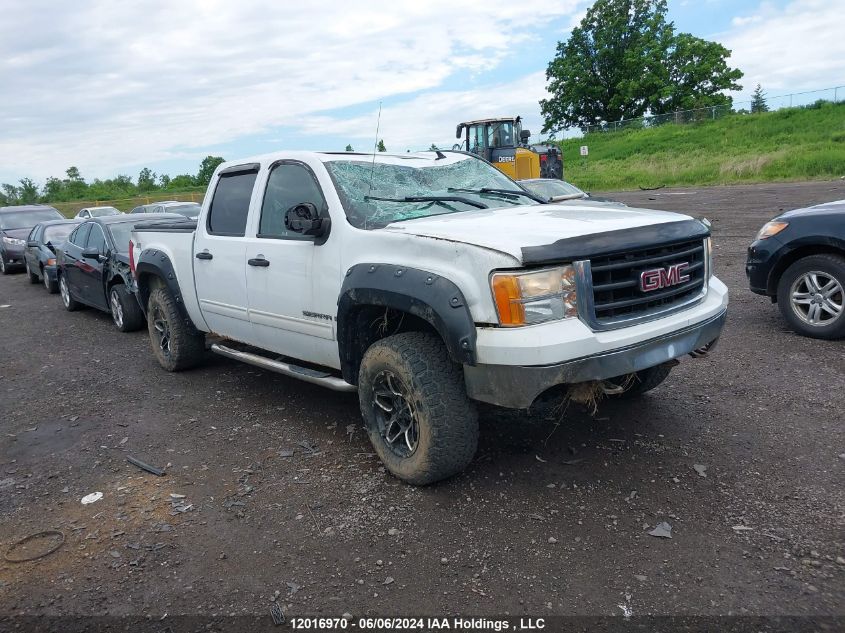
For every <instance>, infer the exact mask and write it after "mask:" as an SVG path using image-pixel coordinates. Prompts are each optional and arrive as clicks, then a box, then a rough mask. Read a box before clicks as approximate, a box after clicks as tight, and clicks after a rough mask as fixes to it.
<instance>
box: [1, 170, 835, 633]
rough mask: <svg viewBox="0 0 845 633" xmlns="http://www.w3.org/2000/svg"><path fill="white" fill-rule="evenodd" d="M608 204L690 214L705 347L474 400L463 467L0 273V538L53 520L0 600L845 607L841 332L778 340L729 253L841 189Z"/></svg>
mask: <svg viewBox="0 0 845 633" xmlns="http://www.w3.org/2000/svg"><path fill="white" fill-rule="evenodd" d="M609 195H611V194H609ZM612 195H615V197H617V198H618V199H621V200H623V201H625V202H628V203H630V204H633V205H638V206H651V207H654V208H660V209H670V210H680V211H684V212H689V213H691V214H693V215H696V216H706V217H708V218H710V219H711V220H712V221H713V223H714V234H715V243H716V257H717V260H716V269H717V274H718V275H719V276H720V277H721V278H722V279H723V280H725V281H726V282H727V283H728V285H729V286H730V288H731V292H732V297H731V309H730V311H729V319H728V325H727V328H726V330H725V333H724V336H723V337H722V340H721V343H720V345H719V347H718V349H717V350H716V351H715V352H714V353H713V355H712V356H710V357H708V358H705V359H701V360H693V359H687V360H685V361H684V362H683V363H682V364H681V365H680V366H679V367H677V368H676V369H675V371H674V372H673V374H672V376H671V377H670V378H669V380H668V381H667V382H666V383H664V384H663V385H662V386H661V387H660V388H658V389H656V390H655V391H653V392H652V393H650V394H649V395H647V396H645V397H644V398H642V399H641V400H640V401H638V402H636V403H634V404H625V405H621V404H618V403H604V404H603V405H602V406H601V408H600V409H599V412H598V413H597V414H596V415H595V416H594V417H591V416H590V415H589V413H588V412H586V411H584V410H579V409H578V408H577V407H575V406H571V407H570V408H569V410H568V411H567V412H566V417H565V419H563V420H562V421H561V422H560V424H555V423H554V422H550V421H546V420H543V419H540V418H539V417H538V418H532V417H529V416H526V415H514V414H501V413H498V412H490V411H485V412H484V414H483V415H482V437H481V444H480V447H479V451H478V455H477V457H476V459H475V461H474V462H473V464H472V465H471V467H470V468H469V470H468V471H467V472H466V473H465V474H463V475H462V476H459V477H457V478H455V479H452V480H450V481H447V482H444V483H441V484H439V485H436V486H432V487H429V488H425V489H420V488H412V487H410V486H406V485H403V484H401V483H399V482H398V481H397V480H395V479H393V478H392V477H390V476H389V475H387V474H385V472H384V470H383V469H382V468H381V467H380V465H379V462H378V461H377V460H376V459H375V458H374V456H373V455H372V453H371V448H370V446H369V444H368V442H367V440H366V437H365V435H364V433H363V431H362V429H361V427H360V418H359V413H358V405H357V399H356V397H355V396H354V395H348V394H336V393H333V392H329V391H325V390H322V389H320V388H318V387H314V386H311V385H307V384H304V383H300V382H297V381H294V380H290V379H286V378H284V377H281V376H277V375H274V374H271V373H266V372H263V371H261V370H258V369H255V368H251V367H249V366H246V365H241V364H238V363H236V362H233V361H228V360H226V359H222V358H219V357H215V356H213V355H209V358H208V362H207V363H206V365H205V366H204V367H203V368H201V369H198V370H195V371H190V372H187V373H183V374H168V373H166V372H164V371H163V370H161V369H160V368H159V367H158V365H157V364H156V362H155V360H154V358H153V356H152V355H151V353H150V351H149V349H148V341H147V335H146V333H145V332H139V333H135V334H129V335H127V334H120V333H119V332H117V331H116V330H115V329H114V328H113V327H112V325H111V322H110V319H109V317H108V316H107V315H105V314H100V313H98V312H95V311H93V310H86V311H82V312H76V313H73V314H70V313H66V312H65V311H64V310H63V309H62V306H61V303H60V300H59V299H58V296H57V295H52V296H51V295H48V294H47V293H46V292H45V291H44V289H43V287H41V286H30V285H29V284H28V283H27V281H26V279H25V278H24V276H23V275H15V276H12V277H2V278H0V433H2V439H1V440H0V545H2V548H3V551H4V552H5V551H6V549H7V548H8V546H9V544H10V543H12V542H13V541H16V540H17V539H19V538H22V537H24V536H26V535H28V534H30V533H33V532H36V531H39V530H44V529H55V530H60V531H61V532H62V533H64V535H65V539H66V541H65V543H64V545H63V546H62V547H61V548H60V549H59V550H58V551H57V552H56V553H54V554H52V555H50V556H47V557H45V558H43V559H41V560H39V561H36V562H30V563H18V564H11V563H7V562H3V561H0V616H2V615H11V614H30V615H37V614H81V615H92V614H93V615H118V616H119V615H141V614H144V615H152V616H157V617H160V616H162V615H163V614H165V613H166V614H168V616H169V617H172V616H174V615H177V614H202V615H206V616H211V615H214V616H221V615H229V614H234V615H243V614H254V615H258V616H261V617H262V618H266V619H267V621H269V617H270V616H269V609H270V606H271V604H272V602H271V601H272V600H274V599H275V600H276V601H277V602H278V603H279V604H281V605H282V606H283V608H284V610H285V612H286V613H287V615H288V617H290V616H293V615H306V614H310V615H318V614H322V615H330V616H339V615H341V614H343V613H345V612H348V613H351V614H353V615H355V616H356V617H357V616H362V615H397V614H404V615H420V614H426V615H449V614H453V613H459V612H460V613H464V614H466V613H472V614H477V615H480V614H486V615H492V614H498V615H501V614H505V613H509V614H511V615H514V616H518V615H523V614H524V615H533V616H539V617H543V616H548V615H551V614H567V615H571V614H579V615H622V614H623V611H626V610H627V611H629V612H632V613H633V614H634V615H635V616H636V615H643V614H675V615H677V614H691V615H696V614H705V615H724V614H769V615H771V614H793V615H838V616H845V559H843V557H845V486H843V483H845V478H844V477H843V472H845V427H843V411H845V354H843V349H845V348H844V347H843V345H845V343H843V342H841V341H840V342H824V341H814V340H809V339H805V338H800V337H798V336H796V335H794V334H792V333H791V332H789V331H787V330H786V328H785V327H784V325H783V323H782V322H781V319H780V317H779V314H778V312H777V309H776V307H775V306H772V305H771V304H770V303H769V302H768V300H766V299H764V298H762V297H758V296H756V295H753V294H751V293H750V292H749V291H748V290H747V289H746V282H745V275H744V268H743V265H744V261H745V248H746V246H747V245H748V243H749V241H750V240H751V238H752V237H753V235H754V233H755V232H756V231H757V229H758V228H759V227H760V226H761V225H762V224H763V223H764V222H765V221H766V220H768V219H770V218H771V217H772V216H774V215H775V214H777V213H778V211H780V210H781V209H788V208H793V207H799V206H805V205H808V204H812V203H818V202H822V201H826V200H832V199H841V198H845V181H837V182H821V183H800V184H789V185H761V186H736V187H717V188H706V189H683V190H680V189H679V190H669V189H664V190H660V191H658V192H628V193H623V194H612ZM128 455H132V456H135V457H138V458H140V459H143V460H145V461H148V462H150V463H152V464H156V465H159V466H163V467H166V469H167V475H166V476H164V477H155V476H153V475H149V474H146V473H144V472H142V471H140V470H139V469H137V468H135V467H134V466H132V465H130V464H129V463H127V461H126V457H127V456H128ZM694 465H700V466H706V471H704V475H706V476H703V475H700V474H699V473H698V472H697V471H696V469H694ZM94 491H100V492H102V493H103V498H102V500H100V501H97V502H96V503H93V504H91V505H82V504H81V503H80V499H81V498H82V497H83V496H85V495H87V494H88V493H91V492H94ZM171 494H177V495H185V498H184V499H181V498H179V499H172V498H171ZM174 506H176V507H174ZM663 521H665V522H667V523H669V524H671V526H672V538H671V540H670V539H665V538H656V537H653V536H649V534H648V532H649V530H651V529H653V528H654V527H655V525H657V524H658V523H660V522H663ZM162 628H163V626H162Z"/></svg>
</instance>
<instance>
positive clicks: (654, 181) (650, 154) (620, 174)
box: [561, 102, 845, 191]
mask: <svg viewBox="0 0 845 633" xmlns="http://www.w3.org/2000/svg"><path fill="white" fill-rule="evenodd" d="M581 145H587V146H588V147H589V156H587V157H586V158H583V157H581V156H580V155H579V148H580V146H581ZM561 148H562V150H563V160H564V178H565V179H566V180H568V181H570V182H572V183H573V184H575V185H577V186H579V187H581V188H582V189H586V190H588V191H589V190H602V191H609V190H615V189H636V188H637V187H658V186H660V185H666V186H671V185H717V184H731V183H741V182H745V183H753V182H771V181H787V180H825V179H832V178H839V177H842V176H845V102H842V103H838V104H834V103H832V102H820V103H817V104H814V105H812V106H806V107H801V108H788V109H783V110H778V111H776V112H765V113H760V114H730V115H727V116H724V117H722V118H719V119H716V120H715V121H703V122H700V123H688V124H665V125H661V126H658V127H653V128H639V129H635V128H632V129H626V130H622V131H618V132H593V133H590V134H587V135H586V136H584V137H583V138H576V139H567V140H565V141H562V142H561Z"/></svg>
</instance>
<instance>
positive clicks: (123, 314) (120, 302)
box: [109, 284, 144, 332]
mask: <svg viewBox="0 0 845 633" xmlns="http://www.w3.org/2000/svg"><path fill="white" fill-rule="evenodd" d="M109 309H110V310H111V318H112V321H114V324H115V325H116V326H117V329H118V330H120V331H121V332H134V331H135V330H140V329H141V327H143V325H144V313H143V312H141V306H139V305H138V301H137V300H136V299H135V297H134V295H132V293H130V292H129V291H127V290H126V286H125V285H124V284H116V285H114V286H112V287H111V290H110V291H109Z"/></svg>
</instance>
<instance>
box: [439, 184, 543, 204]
mask: <svg viewBox="0 0 845 633" xmlns="http://www.w3.org/2000/svg"><path fill="white" fill-rule="evenodd" d="M446 191H464V192H466V193H492V194H498V195H500V196H505V197H510V198H516V197H517V196H523V197H525V198H530V199H531V200H533V201H534V202H539V203H540V204H548V203H549V202H548V200H543V198H541V197H540V196H535V195H534V194H533V193H529V192H527V191H518V190H516V189H494V188H491V187H482V188H481V189H459V188H456V187H449V188H448V189H447V190H446Z"/></svg>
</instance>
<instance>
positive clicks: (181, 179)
mask: <svg viewBox="0 0 845 633" xmlns="http://www.w3.org/2000/svg"><path fill="white" fill-rule="evenodd" d="M196 184H197V182H196V179H195V178H194V177H193V176H191V175H190V174H179V175H178V176H173V178H171V180H170V187H171V188H172V189H187V188H188V187H195V186H196Z"/></svg>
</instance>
